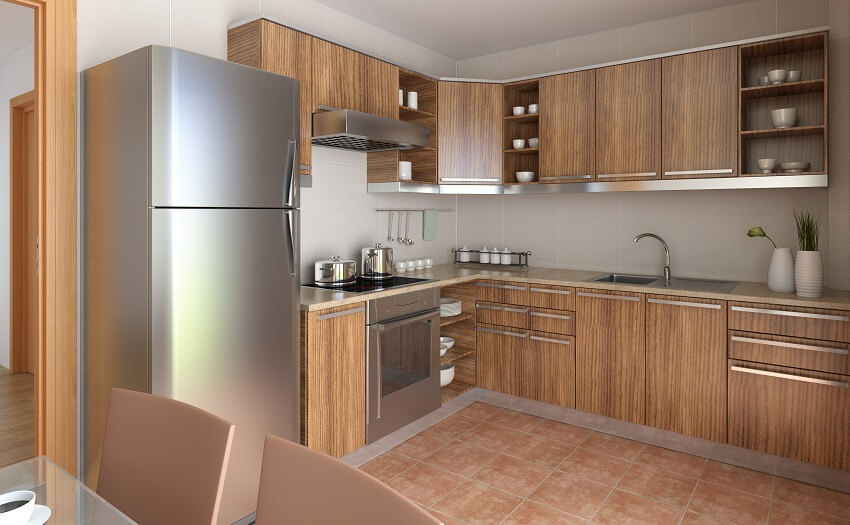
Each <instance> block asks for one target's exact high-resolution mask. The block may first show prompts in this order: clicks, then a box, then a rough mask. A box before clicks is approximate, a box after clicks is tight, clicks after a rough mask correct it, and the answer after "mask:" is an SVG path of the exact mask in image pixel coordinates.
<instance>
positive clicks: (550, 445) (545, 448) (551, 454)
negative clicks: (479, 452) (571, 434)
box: [505, 436, 576, 469]
mask: <svg viewBox="0 0 850 525" xmlns="http://www.w3.org/2000/svg"><path fill="white" fill-rule="evenodd" d="M575 449H576V448H575V447H574V446H572V445H566V444H564V443H561V442H558V441H555V440H552V439H545V438H541V437H537V436H525V437H523V438H521V439H519V440H518V441H517V442H516V443H514V444H513V445H511V446H510V447H508V449H507V450H505V454H510V455H511V456H516V457H518V458H522V459H527V460H529V461H533V462H535V463H539V464H541V465H543V466H545V467H548V468H550V469H553V468H555V467H557V466H558V465H560V464H561V463H563V461H564V460H565V459H567V456H569V455H570V454H572V453H573V451H574V450H575Z"/></svg>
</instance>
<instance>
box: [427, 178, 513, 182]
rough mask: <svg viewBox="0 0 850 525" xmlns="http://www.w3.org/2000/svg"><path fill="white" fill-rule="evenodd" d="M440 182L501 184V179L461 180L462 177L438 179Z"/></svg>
mask: <svg viewBox="0 0 850 525" xmlns="http://www.w3.org/2000/svg"><path fill="white" fill-rule="evenodd" d="M440 182H498V183H501V182H502V179H497V178H470V179H467V178H463V177H440Z"/></svg>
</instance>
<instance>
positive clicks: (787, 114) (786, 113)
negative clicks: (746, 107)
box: [770, 108, 797, 129]
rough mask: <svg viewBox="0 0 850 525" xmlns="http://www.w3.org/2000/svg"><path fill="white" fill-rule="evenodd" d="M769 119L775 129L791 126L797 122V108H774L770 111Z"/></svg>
mask: <svg viewBox="0 0 850 525" xmlns="http://www.w3.org/2000/svg"><path fill="white" fill-rule="evenodd" d="M770 120H771V122H773V127H774V128H776V129H783V128H792V127H794V124H796V123H797V108H781V109H774V110H773V111H771V112H770Z"/></svg>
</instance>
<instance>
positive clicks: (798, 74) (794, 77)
mask: <svg viewBox="0 0 850 525" xmlns="http://www.w3.org/2000/svg"><path fill="white" fill-rule="evenodd" d="M802 78H803V72H802V71H799V70H796V69H792V70H790V71H788V78H787V79H786V80H787V81H788V82H799V81H800V79H802Z"/></svg>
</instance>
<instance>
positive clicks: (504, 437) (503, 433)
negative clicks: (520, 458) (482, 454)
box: [460, 421, 526, 452]
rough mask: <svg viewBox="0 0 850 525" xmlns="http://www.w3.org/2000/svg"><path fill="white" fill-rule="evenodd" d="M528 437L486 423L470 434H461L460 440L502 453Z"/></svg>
mask: <svg viewBox="0 0 850 525" xmlns="http://www.w3.org/2000/svg"><path fill="white" fill-rule="evenodd" d="M524 436H526V434H523V433H522V432H520V431H518V430H513V429H510V428H506V427H503V426H499V425H493V424H492V423H490V422H488V421H485V422H484V423H481V424H480V425H478V426H476V427H475V428H473V429H472V430H470V431H469V432H465V433H463V434H461V436H460V439H462V440H464V441H468V442H470V443H472V444H473V445H478V446H480V447H485V448H489V449H490V450H496V451H498V452H501V451H503V450H505V449H506V448H508V447H509V446H511V445H513V444H514V443H515V442H516V441H517V440H518V439H520V438H521V437H524Z"/></svg>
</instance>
